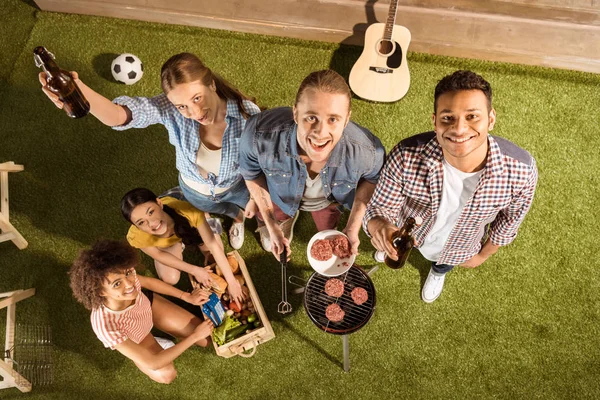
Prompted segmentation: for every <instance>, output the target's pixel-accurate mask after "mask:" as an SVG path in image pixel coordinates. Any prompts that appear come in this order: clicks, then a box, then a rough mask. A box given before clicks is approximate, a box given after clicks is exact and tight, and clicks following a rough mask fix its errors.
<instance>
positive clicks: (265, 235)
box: [256, 225, 271, 253]
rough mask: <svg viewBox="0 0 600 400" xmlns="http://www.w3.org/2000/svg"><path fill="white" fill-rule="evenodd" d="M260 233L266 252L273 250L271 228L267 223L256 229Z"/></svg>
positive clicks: (261, 243)
mask: <svg viewBox="0 0 600 400" xmlns="http://www.w3.org/2000/svg"><path fill="white" fill-rule="evenodd" d="M256 231H257V232H258V234H259V235H260V245H261V246H262V248H263V249H265V251H266V252H269V253H270V252H271V236H270V235H269V230H268V229H267V227H266V225H265V226H261V227H260V228H258V229H257V230H256Z"/></svg>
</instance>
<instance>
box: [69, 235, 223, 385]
mask: <svg viewBox="0 0 600 400" xmlns="http://www.w3.org/2000/svg"><path fill="white" fill-rule="evenodd" d="M138 264H139V257H138V252H137V251H136V250H135V249H134V248H132V247H131V246H129V245H128V244H127V243H125V242H120V241H115V240H99V241H97V242H96V243H95V244H93V245H92V247H91V248H90V249H87V250H83V251H82V252H81V253H80V254H79V256H78V257H77V259H76V260H75V261H74V263H73V265H72V266H71V270H70V272H69V275H70V281H71V282H70V283H71V289H72V290H73V296H74V297H75V298H76V299H77V300H78V301H79V302H80V303H82V304H83V305H84V307H85V308H87V309H88V310H90V311H91V312H92V314H91V323H92V328H93V330H94V332H95V333H96V336H97V337H98V339H100V341H101V342H102V343H103V344H104V346H105V347H108V348H111V349H112V350H117V351H118V352H119V353H121V354H123V355H124V356H125V357H127V358H129V359H130V360H132V361H133V362H134V363H135V365H136V366H137V367H138V368H139V369H140V370H141V371H142V372H143V373H145V374H146V375H148V376H149V377H150V378H151V379H152V380H154V381H156V382H159V383H171V382H172V381H173V380H174V379H175V378H176V376H177V370H176V369H175V366H174V365H173V361H174V360H175V359H176V358H177V357H179V356H180V355H181V354H182V353H183V352H184V351H185V350H187V349H188V348H189V347H190V346H192V345H194V344H196V345H198V346H202V347H206V346H207V345H208V343H209V339H208V336H210V334H211V332H212V330H213V324H212V322H210V321H208V320H207V321H202V320H201V319H200V318H198V317H196V316H194V315H192V314H191V313H190V312H188V311H186V310H184V309H183V308H181V307H179V306H177V305H175V304H173V303H171V302H170V301H169V300H167V299H165V298H164V297H162V296H160V295H161V294H162V295H167V296H172V297H176V298H179V299H181V300H184V301H186V302H188V303H190V304H194V305H200V304H204V303H205V302H206V301H207V299H208V295H207V293H206V292H204V291H203V290H201V289H195V290H194V291H193V292H192V293H188V292H184V291H181V290H179V289H177V288H175V287H173V286H171V285H169V284H167V283H165V282H163V281H161V280H159V279H154V278H149V277H145V276H142V275H137V274H136V270H135V267H136V266H137V265H138ZM153 326H156V328H158V329H160V330H161V331H163V332H166V333H168V334H169V335H172V336H174V337H176V338H178V339H180V341H179V343H177V344H175V345H173V343H172V342H170V341H167V340H165V339H162V340H163V341H164V342H168V343H169V344H170V345H171V347H168V346H166V345H164V344H163V345H164V347H165V349H163V347H162V345H160V344H159V343H158V342H157V339H160V338H155V337H154V336H152V334H151V333H150V331H151V329H152V328H153Z"/></svg>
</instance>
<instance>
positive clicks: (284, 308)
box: [277, 246, 292, 314]
mask: <svg viewBox="0 0 600 400" xmlns="http://www.w3.org/2000/svg"><path fill="white" fill-rule="evenodd" d="M279 261H280V263H281V303H279V304H278V305H277V311H278V312H279V313H280V314H287V313H289V312H291V311H292V305H291V304H290V303H288V301H287V248H286V247H285V246H284V248H283V251H282V252H281V255H280V258H279Z"/></svg>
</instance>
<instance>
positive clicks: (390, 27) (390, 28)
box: [383, 0, 398, 40]
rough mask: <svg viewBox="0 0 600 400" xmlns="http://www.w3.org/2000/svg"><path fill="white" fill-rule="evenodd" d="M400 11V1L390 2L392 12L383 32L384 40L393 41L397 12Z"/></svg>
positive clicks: (389, 13) (390, 11) (392, 0)
mask: <svg viewBox="0 0 600 400" xmlns="http://www.w3.org/2000/svg"><path fill="white" fill-rule="evenodd" d="M397 10H398V0H391V1H390V10H389V11H388V17H387V21H386V23H385V29H384V31H383V40H392V34H393V32H394V24H395V23H396V11H397Z"/></svg>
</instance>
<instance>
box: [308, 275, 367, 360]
mask: <svg viewBox="0 0 600 400" xmlns="http://www.w3.org/2000/svg"><path fill="white" fill-rule="evenodd" d="M376 269H377V267H375V268H374V269H372V270H371V271H372V272H374V271H375V270H376ZM329 279H339V280H340V281H342V282H343V283H344V294H343V295H342V296H341V297H333V296H329V295H328V294H327V293H325V283H327V281H328V280H329ZM357 287H361V288H363V289H365V290H366V291H367V294H368V296H369V298H368V300H367V301H366V302H364V303H363V304H361V305H358V304H356V303H354V300H352V297H351V296H350V293H351V292H352V289H354V288H357ZM375 301H376V297H375V286H374V285H373V281H371V278H369V275H367V274H366V273H365V272H364V271H363V270H362V269H360V268H359V267H357V266H356V265H353V266H352V267H350V269H349V270H348V271H347V272H345V273H343V274H341V275H338V276H336V277H333V278H332V277H327V276H323V275H321V274H319V273H318V272H314V273H313V274H312V275H311V276H310V278H308V281H307V282H306V286H305V287H304V309H305V310H306V314H308V317H309V318H310V320H311V321H312V322H313V323H314V324H315V325H316V326H317V327H319V328H320V329H322V330H324V331H325V332H328V333H333V334H334V335H341V336H342V343H343V346H344V347H343V349H344V371H346V372H348V371H349V370H350V344H349V341H348V334H350V333H352V332H356V331H357V330H359V329H360V328H362V327H363V326H364V325H365V324H366V323H367V322H369V320H370V319H371V317H372V316H373V312H374V311H375ZM330 304H337V305H339V306H340V308H341V309H342V310H344V313H345V314H344V319H342V320H341V321H339V322H333V321H330V320H329V319H327V317H326V316H325V309H326V308H327V306H329V305H330Z"/></svg>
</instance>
